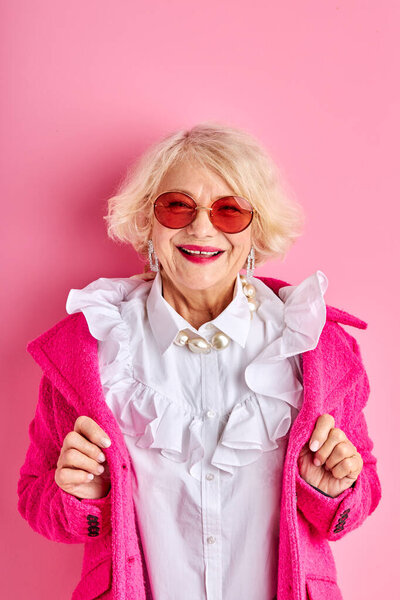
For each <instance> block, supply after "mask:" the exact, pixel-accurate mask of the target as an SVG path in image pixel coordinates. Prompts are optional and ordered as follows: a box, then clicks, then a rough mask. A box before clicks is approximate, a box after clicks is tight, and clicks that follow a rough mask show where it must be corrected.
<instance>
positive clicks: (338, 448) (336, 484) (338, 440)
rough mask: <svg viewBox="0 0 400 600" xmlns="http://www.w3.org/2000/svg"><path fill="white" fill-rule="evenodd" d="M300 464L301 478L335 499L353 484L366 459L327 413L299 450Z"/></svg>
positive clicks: (298, 462)
mask: <svg viewBox="0 0 400 600" xmlns="http://www.w3.org/2000/svg"><path fill="white" fill-rule="evenodd" d="M315 441H317V442H318V443H319V446H318V447H316V448H314V445H313V444H314V442H315ZM311 447H312V448H313V451H312V450H311ZM316 463H317V464H316ZM297 464H298V467H299V473H300V475H301V477H302V478H303V479H304V480H305V481H306V482H307V483H309V484H310V485H313V486H314V487H316V488H318V489H319V490H321V491H322V492H325V494H328V495H329V496H332V498H336V496H339V494H341V493H342V492H344V490H347V488H349V487H350V486H352V485H353V483H354V482H355V481H356V479H357V477H358V476H359V474H360V473H361V470H362V468H363V464H364V462H363V459H362V457H361V455H360V454H359V453H358V452H357V448H356V447H355V446H354V445H353V444H352V443H351V442H350V440H349V439H347V436H346V434H345V433H344V431H342V430H341V429H338V428H337V427H335V419H334V418H333V417H332V415H329V414H325V415H321V416H320V417H318V419H317V422H316V424H315V428H314V431H313V433H312V434H311V437H310V439H309V440H308V442H307V443H306V444H305V445H304V446H303V448H302V449H301V451H300V454H299V457H298V460H297Z"/></svg>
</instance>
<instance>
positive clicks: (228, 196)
mask: <svg viewBox="0 0 400 600" xmlns="http://www.w3.org/2000/svg"><path fill="white" fill-rule="evenodd" d="M164 194H182V196H186V197H187V198H190V199H191V200H192V201H193V202H194V203H195V205H196V206H194V207H193V209H194V211H197V210H208V211H209V215H208V216H209V219H210V222H211V224H212V225H213V227H215V229H218V231H222V233H229V234H230V235H232V234H233V233H241V232H242V231H245V230H246V229H247V228H248V227H249V226H250V224H251V222H252V220H253V217H254V208H253V205H252V204H251V202H249V200H247V198H243V196H236V195H235V194H229V195H226V194H225V195H224V196H218V198H216V199H215V200H214V201H213V203H212V204H211V206H198V204H197V202H196V199H195V198H193V197H192V196H191V195H190V194H188V193H187V192H182V191H181V190H168V191H167V192H161V194H158V196H157V198H156V199H155V200H154V202H153V210H154V216H155V217H156V219H157V221H158V222H159V223H161V221H159V219H158V218H157V215H156V204H157V200H158V199H159V198H160V196H164ZM222 198H241V199H242V200H245V201H246V202H248V204H249V206H251V219H250V221H249V222H248V224H247V225H246V227H243V229H239V231H234V232H229V231H223V230H222V229H220V228H219V227H217V226H216V225H215V224H214V223H213V222H212V219H211V217H212V209H213V206H214V204H215V203H216V202H218V200H222ZM196 216H197V213H196V212H194V213H193V219H192V220H191V221H190V222H189V223H187V225H184V226H183V227H168V225H164V223H161V225H162V226H163V227H167V229H184V228H185V227H188V225H191V224H192V223H193V221H194V220H195V218H196Z"/></svg>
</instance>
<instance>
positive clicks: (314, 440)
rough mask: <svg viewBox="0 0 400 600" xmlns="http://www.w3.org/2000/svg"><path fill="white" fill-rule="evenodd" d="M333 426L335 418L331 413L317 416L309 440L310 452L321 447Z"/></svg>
mask: <svg viewBox="0 0 400 600" xmlns="http://www.w3.org/2000/svg"><path fill="white" fill-rule="evenodd" d="M333 427H335V419H334V418H333V417H332V415H329V414H324V415H321V416H320V417H318V419H317V422H316V424H315V427H314V431H313V432H312V434H311V437H310V441H309V448H310V450H311V451H312V452H315V451H316V450H318V449H319V448H321V446H322V444H323V443H324V442H325V441H326V440H327V438H328V435H329V432H330V430H331V429H332V428H333Z"/></svg>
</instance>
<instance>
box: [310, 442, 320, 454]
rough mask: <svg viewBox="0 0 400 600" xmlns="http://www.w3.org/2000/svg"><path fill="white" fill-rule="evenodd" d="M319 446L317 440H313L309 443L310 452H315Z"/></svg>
mask: <svg viewBox="0 0 400 600" xmlns="http://www.w3.org/2000/svg"><path fill="white" fill-rule="evenodd" d="M318 448H319V441H318V440H314V441H313V443H312V444H311V445H310V450H311V452H316V451H317V450H318Z"/></svg>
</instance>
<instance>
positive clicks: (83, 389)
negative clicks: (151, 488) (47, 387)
mask: <svg viewBox="0 0 400 600" xmlns="http://www.w3.org/2000/svg"><path fill="white" fill-rule="evenodd" d="M27 350H28V352H29V353H30V354H31V355H32V357H33V358H34V359H35V360H36V362H37V363H38V364H39V365H40V367H41V368H42V370H43V373H44V375H46V376H47V377H48V378H49V379H50V381H51V382H52V383H53V384H54V385H55V386H56V387H57V389H58V390H59V391H60V392H61V394H62V395H63V396H64V397H65V398H67V399H68V400H69V402H70V403H71V404H72V406H73V407H74V408H75V409H76V411H77V413H78V414H79V415H87V416H89V417H91V418H92V419H94V420H95V421H96V423H98V424H99V425H100V427H101V428H102V429H104V431H106V432H107V434H108V435H109V436H110V438H111V440H112V445H111V446H110V448H109V450H108V452H110V453H111V455H112V454H114V452H115V453H116V454H118V455H119V459H120V460H122V461H123V462H127V461H129V455H128V451H127V449H126V446H125V442H124V439H123V435H122V433H121V430H120V428H119V426H118V423H117V421H116V419H115V417H114V415H113V414H112V412H111V410H110V409H109V407H108V405H107V403H106V401H105V398H104V394H103V389H102V385H101V380H100V372H99V366H98V357H97V340H96V339H95V338H94V337H93V336H92V335H91V333H90V331H89V328H88V325H87V322H86V319H85V316H84V314H83V313H82V312H79V313H75V314H72V315H69V316H68V317H66V318H65V319H63V320H62V321H60V322H59V323H57V324H56V325H55V326H54V327H52V328H51V329H50V330H48V331H46V332H45V333H43V334H42V335H41V336H39V337H38V338H36V339H34V340H33V341H31V342H30V343H29V344H28V346H27Z"/></svg>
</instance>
